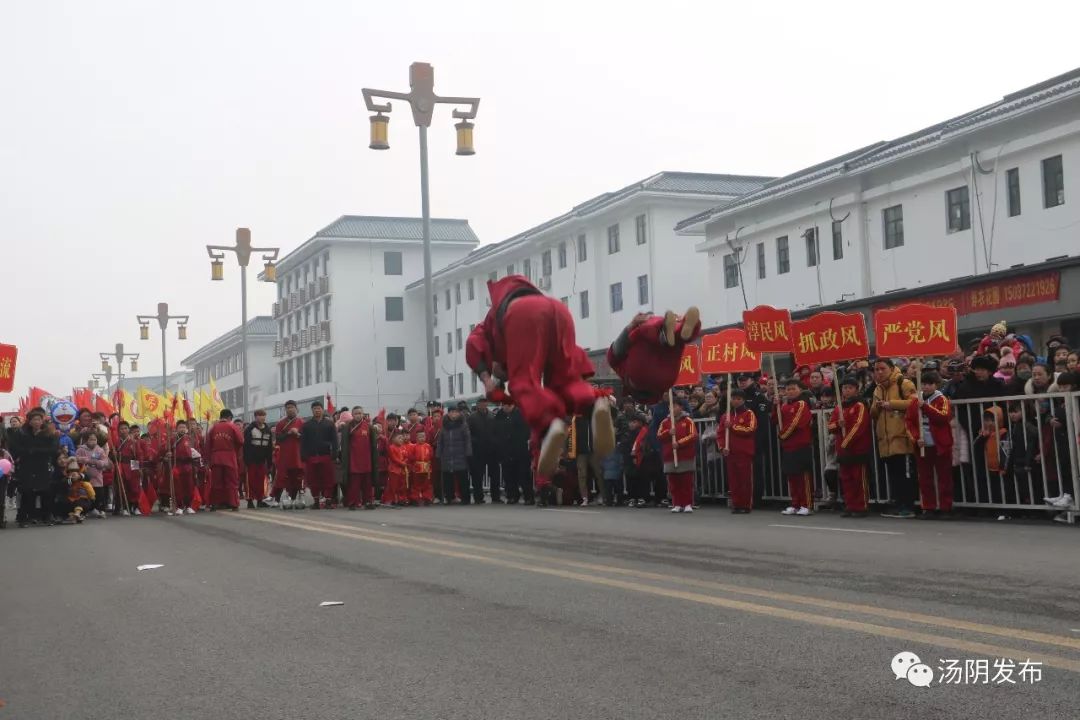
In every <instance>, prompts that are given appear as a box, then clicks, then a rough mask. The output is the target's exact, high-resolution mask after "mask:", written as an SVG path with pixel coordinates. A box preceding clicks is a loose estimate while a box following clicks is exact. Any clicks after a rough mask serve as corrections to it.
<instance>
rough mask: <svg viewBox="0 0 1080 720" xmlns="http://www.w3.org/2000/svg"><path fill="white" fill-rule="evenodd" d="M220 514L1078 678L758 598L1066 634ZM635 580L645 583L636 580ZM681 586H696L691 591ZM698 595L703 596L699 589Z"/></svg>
mask: <svg viewBox="0 0 1080 720" xmlns="http://www.w3.org/2000/svg"><path fill="white" fill-rule="evenodd" d="M225 516H226V517H228V518H230V519H242V520H248V521H253V522H259V523H268V524H271V525H280V526H283V527H288V528H293V529H295V530H304V531H307V532H316V533H322V534H326V535H334V536H337V537H343V538H348V539H352V540H361V541H364V542H370V543H375V544H378V545H385V546H389V547H397V548H402V549H406V550H413V551H416V552H422V553H426V554H429V555H438V556H441V557H447V558H453V559H457V560H468V561H472V562H479V563H483V564H485V565H490V566H495V567H503V568H507V569H510V570H518V571H522V572H527V573H532V574H536V575H546V576H550V577H557V578H561V579H564V580H571V581H575V582H582V583H586V584H589V585H594V586H601V587H608V588H613V589H618V590H624V591H627V592H634V593H641V594H645V595H653V596H657V597H664V598H670V599H675V600H683V601H686V602H692V603H696V604H699V605H709V606H713V607H720V608H725V609H728V610H737V611H740V612H746V613H751V614H754V615H764V616H768V617H774V618H780V619H784V620H790V621H794V622H802V623H807V624H810V625H817V626H820V627H829V628H837V629H842V630H850V631H854V632H859V633H864V634H867V635H876V636H878V637H887V638H893V639H896V640H902V641H905V642H912V643H921V644H925V645H931V646H934V647H940V648H949V649H952V650H959V651H963V652H965V653H971V654H972V655H975V656H979V657H988V658H1010V659H1012V660H1015V661H1016V662H1022V661H1024V660H1027V659H1031V660H1036V661H1041V662H1042V663H1043V664H1044V665H1046V666H1048V667H1055V668H1060V669H1062V670H1068V671H1070V672H1075V673H1080V660H1076V659H1072V658H1069V657H1062V656H1056V655H1047V654H1045V653H1043V652H1041V651H1039V650H1030V649H1021V648H1016V647H1005V646H1000V645H993V644H988V643H984V642H979V641H975V640H967V639H963V638H958V637H952V636H945V635H940V634H934V633H930V632H922V631H919V630H913V629H908V628H904V627H895V626H892V625H881V624H875V623H870V622H865V621H862V620H850V619H845V618H839V617H833V616H830V615H819V614H815V613H813V612H807V611H803V610H797V609H792V608H787V607H783V606H778V605H771V604H765V603H762V602H760V600H771V601H773V602H778V603H786V604H793V605H801V606H809V607H812V608H818V609H822V610H830V611H833V612H841V613H854V614H859V615H865V616H870V617H872V618H878V619H882V620H894V621H899V622H902V623H910V624H916V625H926V626H929V627H931V628H941V629H945V630H950V631H952V632H956V631H967V632H969V633H976V634H980V635H991V636H997V637H1002V638H1007V639H1009V640H1014V641H1024V642H1030V643H1035V644H1037V645H1050V646H1056V647H1060V648H1066V649H1068V650H1073V651H1077V652H1080V638H1072V637H1063V636H1058V635H1052V634H1049V633H1042V632H1036V631H1032V630H1023V629H1020V628H1009V627H1001V626H997V625H987V624H983V623H976V622H969V621H966V620H959V619H954V618H946V617H939V616H936V615H926V614H922V613H914V612H908V611H905V610H893V609H890V608H883V607H878V606H875V605H862V604H858V603H849V602H842V601H838V600H829V599H826V598H819V597H814V596H810V595H798V594H793V593H783V592H776V591H772V590H763V589H759V588H753V587H745V586H741V585H732V584H728V583H719V582H713V581H710V580H699V579H697V578H691V577H682V576H677V575H669V574H665V573H655V572H649V571H645V570H635V569H631V568H622V567H613V566H609V565H599V564H596V563H589V562H581V561H577V560H569V559H564V558H558V557H553V556H550V555H542V554H535V553H527V552H521V551H515V550H507V549H503V548H498V547H490V546H486V545H474V544H468V543H461V542H457V541H454V540H445V539H442V538H436V537H431V536H427V535H417V534H411V533H404V532H389V531H384V530H375V529H372V528H368V527H362V526H357V525H352V524H348V525H346V524H340V523H333V522H325V521H315V520H307V519H301V518H296V517H274V516H270V515H266V514H255V513H237V514H229V513H226V515H225ZM582 571H587V572H582ZM597 573H599V574H597ZM611 576H614V577H611ZM622 578H626V579H622ZM639 580H644V581H648V582H645V583H642V582H636V581H639ZM653 582H658V583H665V584H666V585H654V584H651V583H653ZM671 585H674V586H675V587H670V586H671ZM683 588H694V589H695V590H688V589H683ZM698 590H702V591H708V592H698ZM720 593H722V594H726V595H728V596H730V595H736V596H744V597H752V598H755V599H756V600H757V602H748V601H746V600H738V599H735V598H732V597H725V596H724V595H721V594H720Z"/></svg>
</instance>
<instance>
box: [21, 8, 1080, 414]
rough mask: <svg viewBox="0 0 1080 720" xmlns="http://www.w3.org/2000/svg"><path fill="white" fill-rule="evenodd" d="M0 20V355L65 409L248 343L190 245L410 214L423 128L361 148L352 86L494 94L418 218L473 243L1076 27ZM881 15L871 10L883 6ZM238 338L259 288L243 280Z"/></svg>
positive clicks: (860, 140) (852, 132) (792, 166)
mask: <svg viewBox="0 0 1080 720" xmlns="http://www.w3.org/2000/svg"><path fill="white" fill-rule="evenodd" d="M527 5H529V8H528V9H524V8H523V5H522V4H520V3H508V2H484V3H481V2H467V1H465V0H443V1H441V2H380V3H375V2H371V1H367V2H362V1H359V0H356V1H353V2H347V1H345V0H336V1H334V0H311V2H305V3H299V2H284V1H281V0H260V1H259V2H255V1H254V0H249V1H248V2H239V1H237V0H217V1H215V2H209V1H205V0H188V1H187V2H183V3H178V2H158V1H156V0H127V1H123V0H92V1H91V0H72V1H69V2H59V1H56V0H4V2H2V3H0V266H2V267H3V270H4V273H3V278H4V286H3V290H4V297H5V301H6V302H5V303H4V309H3V311H0V342H4V343H14V344H16V345H18V346H19V352H20V355H19V359H20V362H19V371H18V377H17V393H15V394H12V395H9V396H0V409H10V408H12V407H14V406H15V404H16V398H17V395H19V394H22V393H24V392H25V391H26V388H27V387H28V386H30V385H40V386H43V387H45V388H46V389H49V390H51V391H52V392H55V393H60V394H66V393H67V392H69V391H70V388H71V387H72V386H73V385H83V384H85V383H86V381H87V380H88V378H89V377H90V374H91V373H92V372H97V371H98V370H99V361H98V357H97V353H98V352H99V351H101V350H107V349H110V348H112V346H113V345H114V344H115V343H116V342H118V341H120V342H124V343H125V344H126V345H127V346H128V347H129V349H136V350H139V351H141V352H142V353H143V355H142V368H141V369H142V370H145V371H148V372H149V373H153V372H155V368H159V367H160V363H161V360H160V350H159V347H160V345H159V342H157V340H158V338H157V335H156V333H157V329H156V327H155V329H154V331H153V332H154V336H153V338H152V339H153V341H152V342H147V343H140V342H139V340H138V326H137V324H136V322H135V317H134V316H135V314H137V313H153V312H154V311H155V309H156V304H157V303H158V302H159V301H167V302H169V303H170V306H171V308H172V310H173V311H174V312H184V313H189V314H190V315H191V325H190V332H189V339H188V340H187V341H185V342H183V343H181V342H180V341H178V340H177V339H176V334H175V330H174V329H170V333H169V360H170V369H173V368H174V367H175V366H177V365H178V364H179V361H180V359H181V358H183V357H184V356H186V355H187V354H189V353H190V352H192V351H194V350H195V349H196V348H198V347H199V346H200V345H202V344H204V343H205V342H207V341H209V340H211V339H213V338H214V337H217V336H218V335H220V334H222V333H224V332H226V331H227V330H229V329H230V328H232V327H235V326H236V325H238V324H239V320H240V304H239V297H238V295H239V292H240V291H239V278H238V275H237V270H236V268H235V261H232V262H233V264H232V265H228V264H227V265H226V282H224V283H213V284H211V282H210V280H209V264H208V260H207V257H206V251H205V249H204V245H205V244H206V243H208V242H214V243H226V244H231V242H232V240H233V234H234V232H235V228H236V227H237V226H247V227H250V228H251V229H252V233H253V239H254V240H255V241H256V243H258V244H268V245H278V246H280V247H282V249H283V250H285V251H288V250H290V249H292V248H294V247H296V246H297V245H298V244H300V243H301V242H302V241H304V240H305V239H307V238H308V237H310V236H311V235H312V234H313V233H314V232H315V231H317V230H318V229H319V228H321V227H323V226H324V225H326V224H328V223H329V222H331V221H332V220H334V219H336V218H337V217H338V216H339V215H342V214H346V213H353V214H375V215H418V214H419V205H420V201H419V173H418V159H417V142H416V130H415V128H414V127H413V126H412V123H411V120H410V119H409V117H408V114H407V112H404V110H405V108H404V107H400V108H397V109H396V110H395V112H394V113H393V115H392V120H391V126H390V142H391V149H390V151H388V152H381V153H379V152H374V151H371V150H368V149H367V133H368V120H367V117H368V114H367V112H366V111H365V109H364V105H363V99H362V97H361V95H360V89H361V88H362V87H364V86H371V87H378V88H383V89H400V90H407V88H408V65H409V63H410V62H412V61H414V60H423V61H427V62H431V63H432V64H433V65H434V66H435V72H436V92H439V93H441V94H443V95H476V96H479V97H481V98H482V102H481V105H480V114H479V116H478V118H477V121H476V148H477V154H476V155H475V156H474V157H471V158H458V157H455V156H454V154H453V146H454V132H453V127H452V122H453V121H452V120H451V119H450V117H449V111H448V110H442V111H441V112H442V114H441V115H437V116H436V120H435V122H434V124H433V127H432V129H431V187H432V212H433V214H434V215H436V216H449V217H463V218H468V219H469V221H470V222H471V223H472V226H473V228H474V229H475V230H476V232H477V234H478V235H479V236H480V238H481V240H482V241H483V242H485V243H487V242H495V241H498V240H501V239H504V238H506V237H508V236H509V235H512V234H514V233H516V232H518V231H520V230H522V229H525V228H527V227H529V226H531V225H533V224H536V223H538V222H541V221H543V220H545V219H547V218H549V217H552V216H554V215H556V214H559V213H561V212H564V211H565V210H567V209H569V208H570V207H571V206H572V205H575V204H577V203H580V202H582V201H583V200H585V199H587V198H589V197H592V196H594V195H596V194H598V193H601V192H604V191H607V190H613V189H616V188H618V187H622V186H624V185H627V184H629V183H631V182H634V181H637V180H640V179H642V178H644V177H646V176H648V175H650V174H652V173H654V172H657V171H659V170H692V171H703V172H730V173H748V174H776V175H780V174H785V173H788V172H791V171H793V170H796V169H798V168H800V167H803V166H806V165H809V164H812V163H815V162H818V161H820V160H824V159H826V158H828V157H831V156H833V155H837V154H839V153H842V152H844V151H847V150H850V149H854V148H855V147H858V146H861V145H865V144H867V143H870V142H873V141H876V140H881V139H888V138H891V137H895V136H897V135H901V134H904V133H907V132H910V131H912V130H916V129H918V128H920V127H923V126H925V125H928V124H931V123H933V122H936V121H939V120H942V119H945V118H947V117H949V116H950V115H954V114H958V113H961V112H964V111H966V110H969V109H973V108H975V107H977V106H979V105H982V104H985V103H988V102H992V101H994V100H995V99H998V98H1000V96H1001V95H1003V94H1005V93H1008V92H1012V91H1014V90H1017V89H1020V88H1022V87H1024V86H1026V85H1029V84H1032V83H1035V82H1038V81H1040V80H1043V79H1046V78H1048V77H1051V76H1053V75H1056V74H1058V73H1062V72H1065V71H1067V70H1070V69H1072V68H1073V67H1075V66H1076V65H1078V64H1080V62H1078V59H1080V58H1078V56H1077V55H1076V54H1075V52H1074V51H1073V50H1072V48H1075V28H1076V27H1077V21H1078V20H1080V4H1078V3H1075V2H1071V3H1070V2H1043V3H1033V4H1017V3H1008V4H1005V3H1001V7H1002V10H1000V11H999V10H997V9H996V7H997V5H998V3H987V2H948V3H946V2H934V3H928V2H927V3H923V2H907V3H867V2H850V3H847V2H844V3H840V2H834V3H829V2H825V3H804V2H774V3H716V2H713V3H710V2H680V1H678V0H675V1H669V2H665V3H656V2H626V1H624V2H596V1H589V2H584V1H581V0H579V1H578V2H566V1H564V0H549V1H548V2H546V3H542V4H527ZM879 8H880V9H879ZM252 284H253V285H254V286H255V289H254V291H253V293H252V295H251V303H250V307H251V308H252V314H255V313H256V312H268V311H269V306H270V302H271V298H272V288H270V287H268V286H264V285H259V284H257V283H252Z"/></svg>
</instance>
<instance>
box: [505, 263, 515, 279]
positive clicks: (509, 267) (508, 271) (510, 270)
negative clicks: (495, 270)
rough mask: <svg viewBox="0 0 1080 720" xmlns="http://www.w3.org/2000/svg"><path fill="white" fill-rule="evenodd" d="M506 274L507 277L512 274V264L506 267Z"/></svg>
mask: <svg viewBox="0 0 1080 720" xmlns="http://www.w3.org/2000/svg"><path fill="white" fill-rule="evenodd" d="M506 274H507V275H508V276H509V275H513V274H514V264H513V263H510V264H509V265H507V266H506Z"/></svg>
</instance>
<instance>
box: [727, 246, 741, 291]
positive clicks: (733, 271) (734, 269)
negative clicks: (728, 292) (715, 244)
mask: <svg viewBox="0 0 1080 720" xmlns="http://www.w3.org/2000/svg"><path fill="white" fill-rule="evenodd" d="M724 287H726V288H733V287H739V261H738V260H736V259H735V253H728V254H727V255H725V256H724Z"/></svg>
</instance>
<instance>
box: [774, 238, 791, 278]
mask: <svg viewBox="0 0 1080 720" xmlns="http://www.w3.org/2000/svg"><path fill="white" fill-rule="evenodd" d="M789 270H791V256H790V255H789V254H788V244H787V235H784V236H783V237H778V238H776V274H777V275H783V274H784V273H786V272H787V271H789Z"/></svg>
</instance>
